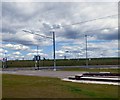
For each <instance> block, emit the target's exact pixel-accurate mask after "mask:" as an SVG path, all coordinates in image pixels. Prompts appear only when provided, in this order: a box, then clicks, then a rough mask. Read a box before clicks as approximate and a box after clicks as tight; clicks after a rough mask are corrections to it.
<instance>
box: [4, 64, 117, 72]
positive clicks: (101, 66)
mask: <svg viewBox="0 0 120 100" xmlns="http://www.w3.org/2000/svg"><path fill="white" fill-rule="evenodd" d="M64 68H119V66H118V65H95V66H93V65H91V66H56V69H57V70H59V69H64ZM39 69H40V70H44V69H45V70H46V69H47V70H52V69H54V67H53V66H52V67H51V66H49V67H39ZM2 70H3V71H9V70H13V71H16V70H35V67H26V68H17V67H16V68H4V69H2Z"/></svg>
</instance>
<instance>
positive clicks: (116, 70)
mask: <svg viewBox="0 0 120 100" xmlns="http://www.w3.org/2000/svg"><path fill="white" fill-rule="evenodd" d="M61 71H81V72H82V71H85V72H111V73H119V72H120V68H117V69H114V68H104V69H102V68H64V69H61Z"/></svg>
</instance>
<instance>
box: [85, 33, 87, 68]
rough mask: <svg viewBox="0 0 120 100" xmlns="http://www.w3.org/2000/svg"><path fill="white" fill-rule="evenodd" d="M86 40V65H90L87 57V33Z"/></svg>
mask: <svg viewBox="0 0 120 100" xmlns="http://www.w3.org/2000/svg"><path fill="white" fill-rule="evenodd" d="M85 40H86V67H87V66H88V57H87V35H85Z"/></svg>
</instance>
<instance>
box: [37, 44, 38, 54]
mask: <svg viewBox="0 0 120 100" xmlns="http://www.w3.org/2000/svg"><path fill="white" fill-rule="evenodd" d="M37 55H38V45H37Z"/></svg>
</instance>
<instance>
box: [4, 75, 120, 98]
mask: <svg viewBox="0 0 120 100" xmlns="http://www.w3.org/2000/svg"><path fill="white" fill-rule="evenodd" d="M2 77H3V78H2V80H3V81H2V82H3V87H2V93H3V98H118V86H114V85H98V84H83V83H72V82H65V81H61V80H60V79H58V78H49V77H37V76H23V75H10V74H3V76H2Z"/></svg>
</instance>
